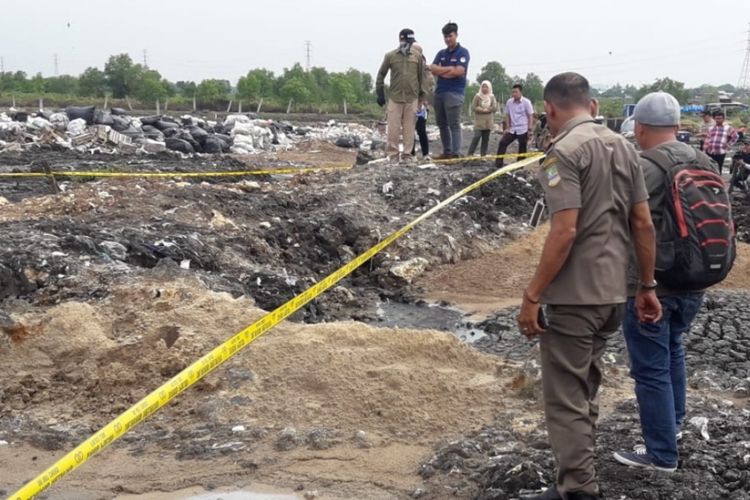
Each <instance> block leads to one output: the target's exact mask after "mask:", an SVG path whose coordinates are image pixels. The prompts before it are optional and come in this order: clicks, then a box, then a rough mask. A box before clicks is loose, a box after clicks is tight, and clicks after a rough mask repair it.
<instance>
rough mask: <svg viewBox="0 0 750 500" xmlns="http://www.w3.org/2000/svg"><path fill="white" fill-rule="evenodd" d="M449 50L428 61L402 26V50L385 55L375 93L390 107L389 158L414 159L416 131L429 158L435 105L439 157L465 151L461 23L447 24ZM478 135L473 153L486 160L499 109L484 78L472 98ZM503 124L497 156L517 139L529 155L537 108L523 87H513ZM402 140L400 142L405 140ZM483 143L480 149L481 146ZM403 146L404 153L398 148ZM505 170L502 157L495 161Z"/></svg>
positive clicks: (465, 69) (466, 66)
mask: <svg viewBox="0 0 750 500" xmlns="http://www.w3.org/2000/svg"><path fill="white" fill-rule="evenodd" d="M442 32H443V39H444V41H445V45H446V48H445V49H442V50H440V51H439V52H438V53H437V55H436V56H435V58H434V60H433V62H432V64H428V63H427V59H426V58H425V56H424V54H423V49H422V47H421V46H420V44H419V43H417V40H416V37H415V34H414V31H413V30H412V29H409V28H404V29H402V30H401V32H400V33H399V46H398V48H397V49H394V50H391V51H389V52H388V53H386V55H385V57H384V58H383V63H382V64H381V66H380V69H379V71H378V75H377V79H376V83H375V92H376V94H377V102H378V104H379V105H380V106H385V105H386V104H387V105H388V107H387V113H386V114H387V122H388V125H387V136H388V137H387V146H386V154H387V155H388V157H389V158H390V159H392V160H400V161H402V162H404V163H413V162H414V161H415V151H416V144H415V132H416V135H417V136H418V137H419V141H420V146H421V150H422V156H423V157H427V156H428V155H429V142H428V140H427V130H426V123H427V113H428V109H429V106H430V105H431V106H432V108H433V110H434V112H435V120H436V122H437V126H438V128H439V129H440V141H441V143H442V146H443V152H442V154H441V155H439V156H438V159H451V158H458V157H459V154H460V151H461V142H462V132H461V111H462V109H463V106H464V95H465V92H466V81H467V80H466V74H467V72H468V69H469V60H470V54H469V51H468V50H467V49H466V48H465V47H463V46H461V44H460V43H458V25H457V24H456V23H452V22H449V23H448V24H446V25H445V26H443V29H442ZM389 73H390V91H389V95H388V99H386V96H385V77H386V76H387V75H388V74H389ZM471 108H472V110H473V112H474V137H473V139H472V141H471V145H470V146H469V155H470V156H471V155H473V154H474V152H475V151H476V148H477V146H480V154H481V155H482V156H485V155H486V154H487V150H488V148H489V138H490V132H491V131H492V129H493V127H494V115H495V113H496V112H497V111H498V108H499V105H498V102H497V99H496V97H495V96H494V94H493V93H492V84H491V83H490V82H489V81H487V80H485V81H483V82H482V84H481V85H480V90H479V92H478V93H477V94H476V95H475V96H474V98H473V100H472V106H471ZM505 111H506V112H505V126H504V131H505V133H504V134H503V137H502V138H501V140H500V144H499V145H498V155H503V154H505V151H506V150H507V148H508V146H509V145H510V144H511V143H512V142H513V141H516V140H517V141H518V144H519V153H525V152H526V150H527V144H528V139H529V131H531V130H532V129H533V123H534V109H533V107H532V105H531V101H529V100H528V99H527V98H526V97H524V96H523V86H521V85H520V84H516V85H514V86H513V90H512V96H511V98H510V99H508V101H507V103H505ZM401 139H402V140H401ZM480 141H481V145H480ZM400 143H401V144H403V149H400V148H399V144H400ZM497 164H498V166H502V164H503V161H502V158H499V159H498V160H497Z"/></svg>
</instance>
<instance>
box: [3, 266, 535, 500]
mask: <svg viewBox="0 0 750 500" xmlns="http://www.w3.org/2000/svg"><path fill="white" fill-rule="evenodd" d="M157 287H158V288H157ZM157 289H158V290H159V292H158V295H159V297H158V298H155V297H154V295H155V293H154V290H157ZM261 314H262V312H261V311H260V310H258V309H256V308H254V307H253V305H252V303H251V301H249V300H247V299H244V298H240V299H233V298H232V297H231V296H229V295H227V294H221V293H215V292H210V291H206V290H204V289H202V287H201V285H200V284H199V283H198V282H196V281H177V282H172V283H169V284H165V283H164V282H160V283H153V284H143V283H138V284H127V285H123V286H122V287H120V288H119V289H117V290H116V291H115V293H114V294H113V295H112V296H111V297H110V298H109V299H107V300H106V301H105V302H104V303H101V304H99V305H98V306H97V307H96V308H94V307H92V306H91V305H89V304H84V303H76V302H68V303H64V304H61V305H59V306H56V307H54V308H51V309H49V310H46V311H43V312H39V313H36V312H31V313H28V314H26V315H24V316H23V317H22V318H21V321H22V323H23V324H24V325H26V326H27V329H28V332H29V334H28V336H27V337H25V338H24V339H23V340H22V341H21V342H11V341H9V340H8V339H7V338H6V339H5V347H4V348H3V349H0V363H1V364H2V365H3V366H4V367H5V368H6V369H7V370H9V372H11V373H15V374H16V377H15V378H14V379H13V380H8V379H6V381H5V383H2V384H0V387H2V389H1V390H3V391H5V394H6V395H10V404H9V406H10V411H12V412H14V413H16V415H18V418H19V419H21V421H22V423H20V424H19V425H20V426H21V427H22V428H24V426H25V425H26V426H30V427H33V426H35V425H39V426H53V427H54V426H61V428H65V429H70V430H71V432H70V433H66V432H63V435H62V437H59V442H57V441H56V442H53V443H51V444H50V443H49V442H47V443H43V444H46V445H47V447H48V448H54V449H52V450H38V449H34V448H32V447H29V446H28V444H27V443H25V442H24V441H23V437H22V436H21V435H19V433H13V432H10V431H6V432H5V433H3V439H5V440H7V441H9V442H10V445H7V446H2V447H0V469H2V470H3V471H4V474H3V475H2V478H0V490H5V491H6V492H9V491H10V489H11V488H12V487H13V486H17V485H20V484H21V483H22V482H23V481H24V480H27V479H30V473H32V472H37V471H41V469H42V468H43V467H46V466H48V465H49V464H51V463H52V462H53V460H54V458H55V457H58V456H60V455H62V454H63V452H64V451H68V449H69V448H71V447H72V445H74V444H75V443H76V439H75V438H77V437H78V436H79V435H85V434H86V433H87V432H90V430H94V429H96V428H98V427H99V426H101V425H102V424H104V423H106V422H107V421H108V420H109V419H111V418H112V417H114V416H115V415H116V412H119V411H123V410H124V409H126V408H127V407H128V406H129V405H130V404H132V403H134V402H135V401H137V399H139V397H142V396H143V395H144V394H145V392H146V391H148V390H151V389H153V388H155V387H156V386H158V384H160V383H162V382H164V381H166V380H167V379H168V377H169V376H171V375H173V374H175V373H176V372H177V371H178V370H179V369H181V368H183V367H184V366H186V364H187V363H188V362H190V361H191V360H194V359H196V358H197V357H198V356H199V355H200V354H201V353H203V352H206V351H207V350H208V349H209V348H210V347H212V346H214V345H216V344H218V343H219V342H220V341H221V340H223V339H225V338H227V337H228V336H229V335H230V334H231V333H233V332H235V331H238V330H239V329H241V328H242V327H243V326H245V325H246V324H249V323H250V322H252V321H253V320H254V319H257V318H258V317H260V315H261ZM175 336H176V337H177V338H176V340H174V337H175ZM168 337H170V338H171V339H172V340H174V345H172V346H171V347H170V348H167V347H166V344H167V340H166V339H167V338H168ZM32 367H33V368H32ZM514 373H515V372H514V368H513V367H512V366H510V365H506V364H505V363H503V362H502V361H501V360H499V359H498V358H496V357H493V356H489V355H485V354H482V353H479V352H477V351H475V350H474V349H472V348H471V347H469V346H467V345H465V344H462V343H460V342H459V341H458V340H457V339H456V338H455V337H454V336H452V335H449V334H446V333H438V332H431V331H410V330H401V329H376V328H371V327H368V326H365V325H362V324H359V323H355V322H342V323H329V324H322V325H299V324H291V323H289V324H283V325H280V326H279V327H278V328H276V329H275V330H273V332H272V333H271V334H268V335H266V336H264V337H262V338H261V339H259V340H257V341H256V342H255V343H254V344H253V345H252V346H250V348H248V349H247V350H246V351H244V352H242V353H241V354H239V355H238V356H236V358H235V359H233V360H231V361H230V362H229V363H227V365H226V366H225V367H224V368H222V369H220V370H218V371H217V372H216V373H214V374H211V375H209V376H208V377H207V378H206V379H205V381H202V382H201V383H199V384H198V386H197V387H196V388H194V389H191V390H190V391H189V392H187V393H186V394H183V395H181V396H180V397H179V398H178V401H176V402H175V403H174V404H172V405H170V406H168V407H167V408H165V409H164V410H162V411H161V412H160V413H159V414H158V415H157V416H155V417H153V418H152V420H151V421H149V422H148V423H145V424H143V425H142V427H141V428H139V429H136V430H135V431H134V435H135V438H134V439H138V440H141V439H142V440H143V442H142V443H141V444H140V445H138V446H135V445H134V444H133V442H130V443H125V442H122V441H121V442H118V443H116V444H114V445H113V446H112V447H111V449H109V450H107V451H105V452H103V453H102V454H101V455H100V456H97V457H95V458H94V459H92V461H91V463H88V464H85V465H84V466H83V467H81V468H80V469H79V470H78V471H76V472H74V473H72V474H70V476H69V477H67V478H66V479H65V481H64V482H62V483H61V484H60V485H58V486H55V488H54V490H53V492H54V494H53V496H52V497H51V498H109V497H111V496H112V495H113V494H114V493H144V492H148V491H152V490H161V491H171V490H174V489H179V488H185V487H189V486H194V485H200V486H204V487H211V486H214V487H215V486H225V487H226V486H231V487H238V488H239V487H243V486H244V485H245V484H249V483H252V482H258V481H261V482H265V483H269V484H281V485H284V486H287V487H289V486H290V485H297V484H301V485H311V486H310V487H309V488H307V487H306V489H310V488H322V489H324V490H325V491H326V495H330V497H331V498H337V497H342V498H399V497H401V496H402V495H408V494H410V492H411V491H413V490H414V489H416V488H418V487H419V485H420V482H421V481H420V479H419V476H417V475H416V472H417V470H418V467H419V464H420V463H422V462H423V461H424V460H425V459H426V458H428V457H429V454H430V452H431V449H432V445H433V444H434V443H435V442H436V441H440V440H441V439H450V438H453V437H457V436H459V435H460V434H462V433H463V432H465V430H466V429H474V428H479V427H481V426H482V425H483V424H486V423H489V422H490V421H491V420H492V418H493V417H494V415H495V413H496V412H497V411H498V410H501V411H508V412H509V414H512V413H513V412H518V413H523V409H524V407H525V405H526V403H524V402H523V401H522V400H521V399H518V398H514V397H513V390H512V388H511V386H510V384H511V381H512V378H513V376H514ZM18 379H21V380H23V383H22V385H21V386H20V387H19V385H18V383H17V380H18ZM60 401H67V404H66V405H64V406H61V404H60ZM236 425H243V426H245V428H246V429H247V433H246V434H243V433H240V434H232V433H231V432H229V429H231V428H232V427H234V426H236ZM286 428H294V429H296V430H297V432H298V433H299V436H300V439H301V440H302V441H303V442H301V443H300V444H299V445H296V446H294V448H293V449H291V450H289V451H284V452H280V451H279V450H278V449H277V448H278V441H277V436H278V435H279V433H280V432H281V431H282V430H283V429H286ZM316 429H325V431H326V433H327V434H328V436H329V437H328V438H327V440H328V441H330V443H325V444H323V445H319V443H313V444H306V443H305V442H304V439H305V436H306V435H308V434H309V433H310V432H312V431H314V430H316ZM158 430H162V431H166V432H167V433H168V434H172V437H171V438H166V440H165V439H164V437H160V438H158V439H156V440H155V441H152V438H151V435H152V433H154V432H156V431H158ZM358 431H361V432H364V433H366V434H365V436H366V437H365V438H363V439H359V440H358V439H357V437H356V434H357V432H358ZM21 432H22V431H21ZM139 432H141V434H139ZM157 434H158V433H157ZM178 435H179V436H180V437H181V439H177V436H178ZM206 440H207V442H208V443H210V444H211V445H212V446H214V445H221V444H224V443H223V441H230V442H233V441H236V442H241V443H244V444H243V449H242V450H239V451H237V452H236V453H231V454H228V455H226V456H215V455H211V454H210V452H206V450H204V448H201V447H197V448H196V450H197V451H190V450H189V452H187V453H185V452H183V453H182V454H180V451H181V450H180V449H179V447H180V446H182V447H183V448H184V447H185V446H186V445H187V444H188V443H191V445H196V446H197V444H198V443H200V442H203V441H206ZM134 446H135V447H134ZM316 448H319V449H316ZM176 449H177V453H175V450H176ZM178 456H179V457H180V458H177V457H178ZM207 458H210V461H209V460H207ZM245 478H246V479H245ZM81 490H86V491H87V492H88V493H87V495H86V496H79V495H82V493H81ZM360 495H361V496H360Z"/></svg>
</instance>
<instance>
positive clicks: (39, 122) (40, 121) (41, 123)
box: [29, 116, 85, 130]
mask: <svg viewBox="0 0 750 500" xmlns="http://www.w3.org/2000/svg"><path fill="white" fill-rule="evenodd" d="M84 123H85V122H84ZM29 128H31V129H33V130H44V129H50V128H52V124H51V123H50V122H49V121H47V120H45V119H44V118H42V117H41V116H37V117H36V118H34V119H33V120H31V123H29Z"/></svg>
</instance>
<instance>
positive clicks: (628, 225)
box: [518, 73, 661, 500]
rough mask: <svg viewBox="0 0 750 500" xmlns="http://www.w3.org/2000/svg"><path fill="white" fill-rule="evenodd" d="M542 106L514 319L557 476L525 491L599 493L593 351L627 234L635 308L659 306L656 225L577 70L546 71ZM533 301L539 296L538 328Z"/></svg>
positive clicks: (653, 312)
mask: <svg viewBox="0 0 750 500" xmlns="http://www.w3.org/2000/svg"><path fill="white" fill-rule="evenodd" d="M544 108H545V111H546V113H547V124H548V126H549V129H550V132H551V133H552V134H553V136H554V139H553V141H552V145H551V146H550V149H549V150H548V152H547V158H546V160H545V161H544V163H543V164H542V167H541V169H540V171H539V174H538V176H539V182H540V183H541V185H542V187H543V188H544V192H545V195H546V199H547V206H548V207H549V212H550V214H551V226H550V232H549V235H548V237H547V240H546V241H545V244H544V249H543V250H542V257H541V259H540V262H539V266H538V267H537V269H536V273H535V275H534V277H533V278H532V280H531V282H530V283H529V285H528V287H527V288H526V290H525V291H524V293H523V304H522V306H521V312H520V315H519V318H518V322H519V327H520V328H521V331H522V333H523V334H524V335H526V336H527V337H529V338H531V337H533V336H535V335H539V336H540V347H541V362H542V386H543V392H544V410H545V416H546V419H547V432H548V434H549V439H550V444H551V445H552V450H553V452H554V454H555V459H556V461H557V467H558V471H557V480H556V484H555V486H554V487H550V488H549V489H547V491H545V492H544V493H543V494H542V495H540V496H536V497H531V498H537V499H560V498H562V499H566V500H590V499H598V498H600V496H599V486H598V484H597V482H596V473H595V470H594V429H595V426H596V419H597V417H598V413H599V408H598V397H597V395H598V389H599V384H600V382H601V378H602V366H601V359H600V358H601V355H602V353H603V352H604V348H605V346H606V341H607V338H608V337H610V336H611V335H612V334H613V333H614V332H615V331H616V330H617V328H618V326H619V325H620V322H621V321H622V318H623V315H624V310H625V308H624V303H625V301H626V300H627V286H626V270H627V265H628V260H629V253H628V252H629V248H630V245H631V236H632V238H633V239H634V241H635V248H636V249H637V253H638V262H639V263H640V266H641V267H640V270H639V279H640V281H641V284H642V286H641V288H640V289H639V292H638V296H637V299H636V306H637V310H638V314H639V317H640V319H641V320H642V321H646V322H653V321H657V320H658V319H659V317H660V316H661V307H660V305H659V301H658V299H657V297H656V294H655V293H654V290H653V288H655V285H654V281H653V280H654V258H655V257H654V254H655V243H654V226H653V223H652V222H651V214H650V212H649V208H648V203H647V200H648V193H647V191H646V186H645V183H644V179H643V173H642V172H641V168H640V166H639V161H638V154H637V153H636V151H635V149H634V148H633V146H632V145H630V144H629V143H628V142H627V141H626V140H624V139H623V138H622V137H620V136H619V135H617V134H614V133H613V132H611V131H610V130H609V129H608V128H607V127H605V126H603V125H600V124H597V123H595V122H594V120H593V118H592V117H591V96H590V93H589V84H588V81H587V80H586V79H585V78H584V77H583V76H581V75H579V74H577V73H562V74H560V75H557V76H555V77H553V78H552V79H551V80H550V81H549V82H548V83H547V85H546V86H545V89H544ZM631 233H632V234H631ZM540 302H541V303H544V304H546V305H547V314H548V318H549V319H548V326H547V327H546V329H545V328H544V326H543V325H540V320H542V321H541V323H544V321H543V319H544V318H542V317H541V316H540Z"/></svg>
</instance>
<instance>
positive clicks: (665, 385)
mask: <svg viewBox="0 0 750 500" xmlns="http://www.w3.org/2000/svg"><path fill="white" fill-rule="evenodd" d="M659 301H660V302H661V306H662V310H663V316H662V318H661V320H660V321H659V322H658V323H640V322H639V321H638V315H637V313H636V310H635V302H634V300H633V299H632V298H630V299H628V304H627V311H626V313H625V320H624V321H623V325H622V328H623V331H624V333H625V342H626V343H627V345H628V355H629V357H630V376H631V377H633V380H635V396H636V398H637V399H638V408H639V412H640V417H641V431H642V432H643V439H644V441H645V442H646V450H648V453H649V455H650V456H651V458H652V459H653V461H654V463H656V465H660V466H664V467H674V466H676V465H677V457H678V454H677V436H676V434H677V432H678V431H679V430H680V427H681V426H682V421H683V419H684V418H685V399H686V384H687V374H686V372H685V349H684V347H683V345H682V335H683V334H684V333H685V332H687V331H688V329H689V328H690V324H691V323H692V322H693V320H694V319H695V315H696V314H697V313H698V310H699V309H700V307H701V304H702V303H703V293H702V292H698V293H684V294H680V295H673V296H670V297H659Z"/></svg>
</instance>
